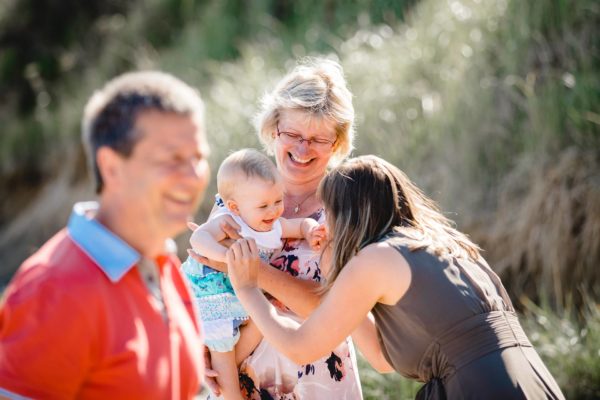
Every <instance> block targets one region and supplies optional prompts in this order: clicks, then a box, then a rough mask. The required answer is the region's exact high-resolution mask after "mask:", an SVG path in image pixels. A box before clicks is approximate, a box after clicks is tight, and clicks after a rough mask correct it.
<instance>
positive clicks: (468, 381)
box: [228, 156, 564, 399]
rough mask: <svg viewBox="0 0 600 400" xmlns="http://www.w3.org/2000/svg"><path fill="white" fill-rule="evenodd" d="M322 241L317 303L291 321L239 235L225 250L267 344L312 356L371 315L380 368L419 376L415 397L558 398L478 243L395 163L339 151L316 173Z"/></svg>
mask: <svg viewBox="0 0 600 400" xmlns="http://www.w3.org/2000/svg"><path fill="white" fill-rule="evenodd" d="M319 196H320V199H321V201H322V202H323V205H324V208H325V212H326V215H327V226H328V228H329V231H330V232H329V233H330V237H331V238H332V239H331V243H330V248H329V250H328V251H329V254H327V255H326V256H327V257H329V258H330V260H331V261H330V269H329V273H328V278H327V283H326V285H325V288H324V291H325V292H326V294H325V296H324V298H323V300H322V302H321V304H320V305H319V307H318V308H317V309H316V310H315V311H314V312H313V313H312V314H311V315H310V317H309V318H308V319H307V320H306V321H304V323H302V324H301V325H291V324H289V323H286V322H285V321H284V320H282V319H280V317H279V316H277V314H276V313H275V312H274V311H273V306H272V305H271V304H269V303H268V302H267V301H266V299H265V297H264V295H263V294H262V293H261V291H260V290H258V289H257V285H256V274H257V272H256V271H257V265H258V264H257V256H256V250H255V245H254V243H253V242H252V241H251V240H244V239H241V240H238V241H237V242H236V243H235V244H234V245H232V247H231V248H230V250H229V252H228V265H229V273H230V277H231V281H232V283H233V286H234V288H235V290H236V293H237V294H238V296H239V298H240V300H241V302H242V303H243V305H244V307H246V309H247V311H248V312H249V314H250V315H251V317H252V319H253V320H254V322H255V323H256V324H257V326H258V327H259V329H260V330H261V331H262V333H263V334H264V336H265V338H266V340H268V341H269V342H270V343H271V344H272V345H273V346H275V347H276V348H277V349H279V351H281V352H282V353H284V354H286V355H287V356H288V357H290V358H291V359H292V360H294V361H295V362H297V363H308V362H310V361H312V360H314V359H316V358H318V357H321V356H322V355H323V354H324V353H325V352H327V349H329V348H331V346H332V345H334V344H335V343H338V342H339V341H340V340H341V339H342V338H343V337H345V336H347V335H348V334H349V333H350V332H352V331H353V330H354V329H355V328H356V327H357V326H358V325H359V324H360V323H361V321H363V320H364V318H365V316H366V315H367V314H368V313H369V312H372V313H373V315H374V317H375V323H376V327H377V332H378V336H379V338H380V346H381V351H382V353H383V355H384V356H385V359H386V360H387V361H388V362H389V364H390V366H391V367H392V368H393V369H394V370H396V371H397V372H399V373H401V374H402V375H404V376H406V377H409V378H412V379H417V380H419V381H422V382H426V384H425V385H424V387H423V388H422V389H421V390H420V391H419V394H418V395H417V398H419V399H444V398H450V399H456V398H460V399H467V398H471V399H475V398H478V399H480V398H485V399H515V398H518V399H542V398H550V399H562V398H564V397H563V395H562V393H561V391H560V388H559V387H558V385H557V384H556V382H555V381H554V379H553V377H552V376H551V375H550V373H549V372H548V370H547V369H546V367H545V366H544V364H543V362H542V361H541V359H540V358H539V356H538V354H537V353H536V351H535V350H534V349H533V347H532V346H531V343H530V342H529V340H528V339H527V336H526V335H525V333H524V332H523V329H522V328H521V326H520V324H519V321H518V318H517V316H516V314H515V311H514V308H513V306H512V303H511V301H510V299H509V297H508V295H507V293H506V290H505V289H504V287H503V286H502V283H501V282H500V279H499V278H498V276H497V275H496V274H495V273H494V272H493V271H492V270H491V269H490V267H489V266H488V265H487V263H486V262H485V260H484V259H483V258H482V257H481V254H480V251H479V248H478V246H477V245H475V244H474V243H473V242H471V240H469V238H468V237H467V236H466V235H464V234H463V233H461V232H459V231H458V230H456V229H455V228H454V227H453V224H452V222H451V221H450V220H448V219H447V218H446V217H444V216H443V215H442V214H441V213H440V211H439V210H438V208H437V207H436V205H435V204H434V202H433V201H432V200H430V199H429V198H428V197H427V196H425V195H424V194H423V193H422V192H421V191H420V190H419V189H418V188H417V187H416V186H415V185H414V184H413V183H412V182H411V181H410V180H409V179H408V177H407V176H406V175H405V174H404V173H402V172H401V171H400V170H399V169H398V168H396V167H394V166H393V165H391V164H390V163H388V162H386V161H384V160H382V159H380V158H378V157H375V156H364V157H358V158H354V159H351V160H349V161H347V162H345V163H344V164H342V165H341V166H339V167H337V168H335V169H334V170H333V171H331V173H330V174H328V175H327V176H326V177H325V178H324V179H323V181H322V183H321V186H320V188H319Z"/></svg>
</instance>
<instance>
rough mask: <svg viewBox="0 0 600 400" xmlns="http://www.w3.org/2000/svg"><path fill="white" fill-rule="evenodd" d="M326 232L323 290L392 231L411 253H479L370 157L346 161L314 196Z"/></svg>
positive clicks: (406, 183)
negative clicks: (321, 209) (327, 265)
mask: <svg viewBox="0 0 600 400" xmlns="http://www.w3.org/2000/svg"><path fill="white" fill-rule="evenodd" d="M318 194H319V197H320V198H321V201H322V202H323V205H324V207H325V211H326V213H327V219H328V223H329V224H330V226H329V227H330V229H331V230H332V232H331V233H332V236H333V238H332V239H331V241H330V243H329V245H330V246H332V247H333V248H332V249H331V250H332V257H331V263H332V265H331V267H330V272H329V274H328V276H327V285H326V287H325V289H324V290H328V289H329V288H330V287H331V285H332V284H333V282H334V281H335V279H336V278H337V276H338V275H339V273H340V272H341V270H342V268H343V267H344V266H345V265H346V264H347V263H348V261H350V259H351V258H352V257H353V256H354V255H356V253H358V251H360V250H361V249H362V248H364V247H365V246H367V245H369V244H371V243H374V242H377V241H378V240H380V239H381V238H382V237H383V236H385V235H386V234H388V233H390V232H392V231H397V232H399V233H401V235H400V236H401V238H402V240H403V241H405V243H406V244H407V245H408V246H409V248H410V249H411V251H416V250H419V249H423V248H429V249H431V250H432V251H433V252H434V253H435V254H437V255H444V254H446V255H451V256H455V257H467V258H471V259H473V260H477V259H479V257H480V255H479V250H480V249H479V247H478V246H477V245H476V244H474V243H473V242H471V240H469V238H468V237H467V236H466V235H465V234H463V233H461V232H459V231H458V230H456V229H455V228H454V223H453V222H452V221H451V220H449V219H448V218H446V217H445V216H444V215H442V214H441V212H440V211H439V209H438V207H437V205H436V204H435V202H434V201H433V200H431V199H430V198H428V197H427V196H426V195H425V194H424V193H423V192H422V191H421V190H420V189H419V188H418V187H417V186H415V184H414V183H412V182H411V180H410V179H409V178H408V177H407V176H406V174H404V173H403V172H402V171H400V170H399V169H398V168H396V167H395V166H393V165H392V164H390V163H389V162H387V161H385V160H383V159H381V158H379V157H376V156H372V155H370V156H362V157H356V158H352V159H350V160H347V161H346V162H344V163H343V164H341V165H339V166H338V167H336V168H334V169H333V170H332V171H331V172H330V173H329V174H328V175H327V176H326V177H325V178H324V179H323V181H322V182H321V184H320V186H319V191H318Z"/></svg>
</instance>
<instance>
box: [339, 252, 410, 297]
mask: <svg viewBox="0 0 600 400" xmlns="http://www.w3.org/2000/svg"><path fill="white" fill-rule="evenodd" d="M352 261H354V262H355V265H354V266H353V268H357V269H358V268H359V269H361V270H362V273H364V274H368V275H369V276H370V278H371V279H370V281H371V282H372V283H374V284H377V285H381V287H382V288H385V289H384V295H383V296H382V298H381V299H380V302H381V303H384V304H395V303H397V302H398V300H400V298H402V296H403V295H404V293H406V291H407V290H408V287H409V286H410V280H411V272H410V267H409V265H408V262H407V261H406V259H405V258H404V256H402V254H400V252H398V251H397V250H396V249H394V248H393V247H392V246H390V245H389V244H387V243H385V242H378V243H372V244H370V245H368V246H366V247H364V248H363V249H361V250H360V251H359V252H358V253H357V254H356V256H355V257H354V258H353V259H352ZM348 266H349V267H350V263H349V265H348Z"/></svg>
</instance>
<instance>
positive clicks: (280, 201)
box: [275, 200, 283, 205]
mask: <svg viewBox="0 0 600 400" xmlns="http://www.w3.org/2000/svg"><path fill="white" fill-rule="evenodd" d="M281 203H283V200H277V201H276V202H275V204H276V205H280V204H281Z"/></svg>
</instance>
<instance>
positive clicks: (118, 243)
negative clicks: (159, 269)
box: [67, 201, 141, 282]
mask: <svg viewBox="0 0 600 400" xmlns="http://www.w3.org/2000/svg"><path fill="white" fill-rule="evenodd" d="M97 210H98V203H96V202H94V201H89V202H82V203H76V204H75V205H74V206H73V212H72V213H71V217H70V218H69V224H68V225H67V230H68V232H69V235H70V236H71V238H72V239H73V241H74V242H75V243H76V244H77V245H78V246H79V247H80V248H81V250H83V251H84V252H85V253H86V254H87V255H88V256H90V258H92V260H94V262H95V263H96V264H97V265H98V267H99V268H100V269H101V270H102V271H103V272H104V273H105V274H106V276H107V277H108V278H109V279H110V280H111V281H112V282H118V281H119V280H120V279H121V278H122V277H123V276H124V275H125V274H126V273H127V272H128V271H129V270H130V269H131V268H132V267H133V266H134V265H136V264H137V262H138V261H139V260H140V258H141V256H140V254H139V253H138V252H137V251H135V250H134V249H133V248H131V246H129V245H128V244H127V243H125V242H124V241H123V240H122V239H121V238H119V237H118V236H117V235H115V234H114V233H112V232H111V231H109V230H108V229H107V228H106V227H105V226H104V225H102V224H101V223H99V222H98V221H96V220H95V219H94V215H95V214H96V211H97Z"/></svg>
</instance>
